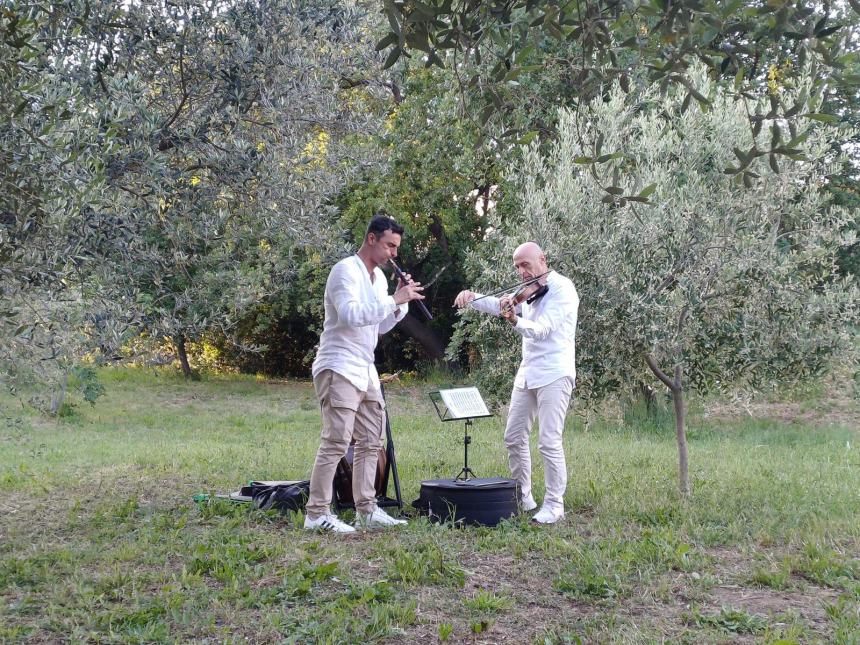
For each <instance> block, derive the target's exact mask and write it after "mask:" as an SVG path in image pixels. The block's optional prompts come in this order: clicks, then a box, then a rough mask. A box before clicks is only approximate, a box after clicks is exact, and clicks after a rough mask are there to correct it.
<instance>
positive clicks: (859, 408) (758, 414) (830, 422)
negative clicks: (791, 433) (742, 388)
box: [702, 395, 860, 428]
mask: <svg viewBox="0 0 860 645" xmlns="http://www.w3.org/2000/svg"><path fill="white" fill-rule="evenodd" d="M702 418H703V419H707V420H710V421H719V422H730V421H735V420H737V419H743V418H756V419H772V420H774V421H779V422H781V423H802V424H809V425H812V426H816V427H822V428H823V427H828V426H845V427H848V428H858V427H860V403H858V402H857V400H855V399H854V398H852V397H850V396H847V395H842V396H836V397H832V398H828V399H827V400H826V402H816V404H815V405H810V404H809V403H808V402H785V401H783V402H770V401H745V400H740V399H737V400H734V401H731V402H727V403H713V404H710V405H707V406H706V407H705V410H704V411H703V413H702Z"/></svg>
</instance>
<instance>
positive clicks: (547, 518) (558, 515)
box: [532, 506, 564, 524]
mask: <svg viewBox="0 0 860 645" xmlns="http://www.w3.org/2000/svg"><path fill="white" fill-rule="evenodd" d="M561 519H564V511H563V510H562V509H560V508H558V509H556V508H549V507H547V506H544V507H542V508H541V509H540V510H539V511H538V512H537V513H535V515H534V517H532V521H533V522H537V523H538V524H555V523H556V522H558V521H559V520H561Z"/></svg>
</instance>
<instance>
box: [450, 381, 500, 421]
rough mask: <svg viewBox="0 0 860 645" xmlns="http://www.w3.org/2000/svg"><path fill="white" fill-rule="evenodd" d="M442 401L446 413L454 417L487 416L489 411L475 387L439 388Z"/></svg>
mask: <svg viewBox="0 0 860 645" xmlns="http://www.w3.org/2000/svg"><path fill="white" fill-rule="evenodd" d="M439 396H441V397H442V402H443V403H444V404H445V407H447V408H448V413H449V414H450V415H451V416H452V417H453V418H455V419H468V418H473V417H488V416H490V411H489V410H488V409H487V404H486V403H484V400H483V399H482V398H481V393H480V392H478V388H476V387H460V388H456V389H453V390H439Z"/></svg>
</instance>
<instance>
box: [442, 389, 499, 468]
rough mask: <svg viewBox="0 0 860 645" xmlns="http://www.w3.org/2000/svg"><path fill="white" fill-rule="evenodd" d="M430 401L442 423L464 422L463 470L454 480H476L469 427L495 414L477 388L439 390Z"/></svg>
mask: <svg viewBox="0 0 860 645" xmlns="http://www.w3.org/2000/svg"><path fill="white" fill-rule="evenodd" d="M430 400H431V401H432V402H433V407H434V408H436V414H438V415H439V419H440V420H441V421H463V422H464V426H463V469H462V470H461V471H460V472H459V474H458V475H457V476H456V477H455V478H454V481H460V480H462V481H469V480H470V479H472V478H476V477H477V475H475V472H474V471H473V470H472V469H471V468H469V444H470V443H472V437H470V436H469V426H471V425H472V419H480V418H482V417H491V416H493V414H492V413H491V412H490V411H489V410H488V409H487V404H486V403H484V399H482V398H481V393H480V392H479V391H478V388H476V387H458V388H454V389H450V390H439V391H437V392H431V393H430Z"/></svg>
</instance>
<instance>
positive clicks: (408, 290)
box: [394, 276, 424, 305]
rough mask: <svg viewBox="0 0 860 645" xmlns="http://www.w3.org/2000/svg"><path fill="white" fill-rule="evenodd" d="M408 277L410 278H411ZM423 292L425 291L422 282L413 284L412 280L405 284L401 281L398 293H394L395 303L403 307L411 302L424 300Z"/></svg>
mask: <svg viewBox="0 0 860 645" xmlns="http://www.w3.org/2000/svg"><path fill="white" fill-rule="evenodd" d="M406 277H407V278H409V276H406ZM422 291H424V287H422V286H421V283H420V282H412V281H411V280H410V282H409V283H404V282H403V281H402V280H401V281H400V283H399V286H398V287H397V291H395V292H394V302H395V303H397V304H398V305H402V304H403V303H405V302H409V301H410V300H424V295H423V294H422V293H421V292H422Z"/></svg>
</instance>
